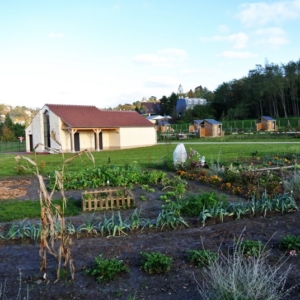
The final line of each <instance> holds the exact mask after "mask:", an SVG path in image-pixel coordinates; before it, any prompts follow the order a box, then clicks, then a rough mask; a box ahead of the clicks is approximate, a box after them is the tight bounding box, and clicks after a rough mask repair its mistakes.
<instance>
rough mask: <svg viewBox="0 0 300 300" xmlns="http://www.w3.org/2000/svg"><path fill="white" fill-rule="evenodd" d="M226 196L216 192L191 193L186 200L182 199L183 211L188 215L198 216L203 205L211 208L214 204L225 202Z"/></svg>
mask: <svg viewBox="0 0 300 300" xmlns="http://www.w3.org/2000/svg"><path fill="white" fill-rule="evenodd" d="M225 199H226V198H225V196H218V195H217V194H216V193H214V192H213V193H201V194H200V195H190V196H189V197H188V198H187V199H186V200H182V201H181V202H180V204H181V205H182V208H181V213H182V214H183V215H185V216H188V217H197V216H199V214H200V213H201V211H202V210H203V207H205V208H210V207H212V206H214V205H217V204H220V205H221V203H224V202H226V201H225Z"/></svg>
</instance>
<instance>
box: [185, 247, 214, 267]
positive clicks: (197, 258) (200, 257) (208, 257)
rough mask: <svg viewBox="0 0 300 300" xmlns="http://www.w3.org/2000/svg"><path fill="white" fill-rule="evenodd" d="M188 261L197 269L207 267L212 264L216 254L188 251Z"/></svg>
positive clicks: (204, 251) (206, 251) (208, 251)
mask: <svg viewBox="0 0 300 300" xmlns="http://www.w3.org/2000/svg"><path fill="white" fill-rule="evenodd" d="M187 253H188V261H189V262H191V263H193V264H195V265H197V266H198V267H204V266H209V265H211V264H212V263H214V262H215V261H216V260H217V258H218V254H217V253H216V252H213V251H210V250H188V252H187Z"/></svg>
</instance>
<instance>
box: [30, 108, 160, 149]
mask: <svg viewBox="0 0 300 300" xmlns="http://www.w3.org/2000/svg"><path fill="white" fill-rule="evenodd" d="M25 133H26V151H28V152H30V151H33V149H34V148H35V147H36V145H38V144H39V145H38V147H37V148H36V149H35V151H36V152H43V151H48V150H49V148H55V149H60V150H61V151H62V152H76V151H81V150H84V149H87V150H89V151H93V150H94V151H95V150H96V151H99V150H101V149H104V150H106V149H107V150H109V149H125V148H135V147H145V146H153V145H156V143H157V134H156V129H155V126H154V125H153V124H152V123H151V122H149V121H148V120H146V119H145V118H144V117H143V116H141V115H140V114H139V113H137V112H135V111H113V110H99V109H98V108H96V107H95V106H85V105H56V104H46V105H44V107H43V108H42V109H41V110H40V111H39V112H38V113H37V114H36V115H35V116H34V118H33V119H32V122H31V123H30V124H29V126H28V127H27V128H26V130H25Z"/></svg>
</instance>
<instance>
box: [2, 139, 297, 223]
mask: <svg viewBox="0 0 300 300" xmlns="http://www.w3.org/2000/svg"><path fill="white" fill-rule="evenodd" d="M181 142H182V143H184V144H185V148H186V150H187V152H189V150H190V148H192V149H194V150H196V151H198V152H199V154H200V155H201V156H205V158H206V161H207V162H208V163H209V162H210V161H212V160H217V159H219V160H221V161H239V159H242V158H249V157H252V153H253V152H255V151H257V156H258V157H264V156H270V155H282V154H291V153H293V154H300V142H297V139H295V138H294V139H291V140H290V139H289V140H287V139H276V140H275V141H274V140H269V139H268V140H267V141H265V142H273V143H272V144H270V143H262V141H261V140H260V141H259V143H258V142H254V141H253V140H250V139H248V140H247V139H245V140H243V142H247V143H246V144H239V143H234V142H230V143H229V144H228V143H224V142H222V140H218V139H206V140H205V142H204V141H202V140H201V141H199V140H198V141H197V140H183V141H171V142H167V143H160V144H158V145H157V146H153V147H145V148H136V149H126V150H114V151H99V152H93V153H92V154H93V156H94V159H95V166H101V165H105V164H108V163H110V164H112V165H124V164H131V163H132V162H134V161H135V162H138V163H139V164H140V165H141V166H142V167H156V165H157V164H159V163H160V162H162V161H163V160H164V159H165V158H167V159H169V160H171V159H172V157H173V152H174V150H175V148H176V146H177V145H178V144H179V143H181ZM191 142H193V143H194V142H196V143H195V144H190V143H191ZM209 142H215V144H210V143H209ZM226 142H228V140H227V141H226ZM288 142H293V143H288ZM295 142H296V143H295ZM72 155H74V154H66V155H65V156H64V158H65V159H67V158H69V157H71V156H72ZM25 157H27V158H30V159H32V160H34V159H35V157H34V155H33V154H30V155H25ZM36 161H37V163H38V165H41V166H44V170H42V169H41V168H40V171H41V172H42V173H43V174H45V175H47V174H49V173H53V172H54V170H61V167H62V161H63V157H62V155H60V154H48V155H45V154H44V155H37V156H36ZM22 162H23V163H25V165H26V160H22ZM0 166H1V168H0V177H2V178H5V177H7V176H16V175H17V173H16V167H17V162H16V160H15V155H12V154H0ZM28 166H30V164H28ZM92 166H93V164H92V163H91V161H90V159H89V158H88V156H87V155H85V154H83V155H82V156H80V157H78V158H76V159H74V160H72V161H70V162H69V163H68V164H67V165H66V170H68V171H71V170H73V171H78V170H81V169H82V168H89V167H92ZM33 171H34V169H33V168H32V170H31V171H28V173H27V174H31V175H32V174H33ZM17 178H22V175H20V176H18V177H17ZM80 213H81V207H80V203H78V201H77V202H76V201H74V200H72V199H70V200H69V202H68V206H67V211H66V215H77V214H80ZM39 214H40V207H39V201H17V200H15V201H12V200H7V201H4V200H3V201H1V202H0V222H3V221H11V220H17V219H22V218H24V217H25V216H26V217H28V218H38V217H39Z"/></svg>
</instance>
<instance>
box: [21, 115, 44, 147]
mask: <svg viewBox="0 0 300 300" xmlns="http://www.w3.org/2000/svg"><path fill="white" fill-rule="evenodd" d="M43 127H44V124H43V113H42V112H41V111H39V112H37V114H36V115H35V116H34V118H33V119H32V121H31V123H30V124H29V125H28V126H27V128H26V130H25V134H26V151H27V152H30V141H29V135H32V146H33V148H35V146H36V145H37V144H38V143H44V136H43ZM43 149H44V147H42V146H38V148H37V149H36V151H43Z"/></svg>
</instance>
